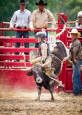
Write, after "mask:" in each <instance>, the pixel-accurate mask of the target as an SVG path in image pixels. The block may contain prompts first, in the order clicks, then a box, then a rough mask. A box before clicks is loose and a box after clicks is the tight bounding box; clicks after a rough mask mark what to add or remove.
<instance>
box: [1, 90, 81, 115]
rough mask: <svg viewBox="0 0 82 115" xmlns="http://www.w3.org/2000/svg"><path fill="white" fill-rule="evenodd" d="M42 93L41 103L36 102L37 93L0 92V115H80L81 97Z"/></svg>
mask: <svg viewBox="0 0 82 115" xmlns="http://www.w3.org/2000/svg"><path fill="white" fill-rule="evenodd" d="M54 97H55V100H54V102H51V101H50V94H49V93H48V92H42V95H41V101H36V100H35V99H36V98H37V91H35V92H34V91H5V92H0V115H82V95H80V96H74V95H73V94H70V93H64V92H60V93H54Z"/></svg>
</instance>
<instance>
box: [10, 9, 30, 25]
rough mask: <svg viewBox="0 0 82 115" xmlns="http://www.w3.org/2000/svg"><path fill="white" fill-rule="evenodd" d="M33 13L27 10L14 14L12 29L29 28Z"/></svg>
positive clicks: (11, 22)
mask: <svg viewBox="0 0 82 115" xmlns="http://www.w3.org/2000/svg"><path fill="white" fill-rule="evenodd" d="M30 17H31V12H30V11H29V10H27V9H25V10H24V11H23V12H21V11H20V10H17V11H15V12H14V15H13V17H12V18H11V21H10V27H14V25H15V24H16V25H15V27H29V22H30Z"/></svg>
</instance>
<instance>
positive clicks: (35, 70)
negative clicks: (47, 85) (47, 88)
mask: <svg viewBox="0 0 82 115" xmlns="http://www.w3.org/2000/svg"><path fill="white" fill-rule="evenodd" d="M27 75H28V76H32V75H34V79H35V81H36V83H42V81H43V72H42V67H41V66H39V65H37V64H35V65H33V66H32V68H30V69H29V70H28V71H27Z"/></svg>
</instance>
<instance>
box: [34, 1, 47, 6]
mask: <svg viewBox="0 0 82 115" xmlns="http://www.w3.org/2000/svg"><path fill="white" fill-rule="evenodd" d="M40 4H43V5H45V6H46V5H47V3H45V2H44V1H43V0H40V1H39V2H36V5H40Z"/></svg>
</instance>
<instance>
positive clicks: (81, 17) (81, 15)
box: [75, 11, 82, 37]
mask: <svg viewBox="0 0 82 115" xmlns="http://www.w3.org/2000/svg"><path fill="white" fill-rule="evenodd" d="M75 26H76V28H82V11H80V12H78V14H77V20H76V23H75ZM80 34H81V37H82V31H80Z"/></svg>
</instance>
